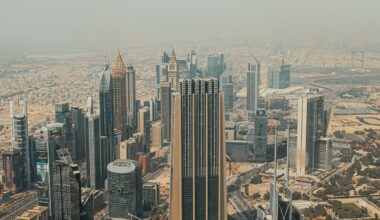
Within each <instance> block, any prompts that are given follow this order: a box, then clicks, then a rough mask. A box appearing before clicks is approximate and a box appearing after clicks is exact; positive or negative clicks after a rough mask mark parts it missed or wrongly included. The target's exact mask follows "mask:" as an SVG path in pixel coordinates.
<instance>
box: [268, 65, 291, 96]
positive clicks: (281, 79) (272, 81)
mask: <svg viewBox="0 0 380 220" xmlns="http://www.w3.org/2000/svg"><path fill="white" fill-rule="evenodd" d="M289 85H290V65H285V64H284V62H283V63H282V65H281V67H280V70H279V71H278V69H276V68H275V67H272V68H270V69H269V71H268V87H269V88H273V89H285V88H288V87H289Z"/></svg>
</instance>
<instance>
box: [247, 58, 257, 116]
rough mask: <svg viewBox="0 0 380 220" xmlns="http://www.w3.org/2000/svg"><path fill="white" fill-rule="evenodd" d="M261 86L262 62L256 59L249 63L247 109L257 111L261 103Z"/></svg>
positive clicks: (251, 111) (252, 111)
mask: <svg viewBox="0 0 380 220" xmlns="http://www.w3.org/2000/svg"><path fill="white" fill-rule="evenodd" d="M259 87H260V63H259V61H258V60H257V59H254V61H253V62H252V63H248V72H247V111H248V112H249V113H251V114H252V113H255V112H256V110H257V108H258V105H259V99H260V97H259V95H260V94H259Z"/></svg>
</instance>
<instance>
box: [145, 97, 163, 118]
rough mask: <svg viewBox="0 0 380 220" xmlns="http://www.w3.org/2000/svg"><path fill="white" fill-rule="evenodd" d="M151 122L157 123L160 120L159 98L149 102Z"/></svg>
mask: <svg viewBox="0 0 380 220" xmlns="http://www.w3.org/2000/svg"><path fill="white" fill-rule="evenodd" d="M148 107H149V120H150V121H157V120H158V119H159V118H160V107H161V104H160V100H158V99H157V98H151V99H150V100H149V106H148Z"/></svg>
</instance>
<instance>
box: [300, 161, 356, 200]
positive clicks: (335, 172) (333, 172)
mask: <svg viewBox="0 0 380 220" xmlns="http://www.w3.org/2000/svg"><path fill="white" fill-rule="evenodd" d="M356 159H359V157H358V156H357V155H354V156H353V157H352V159H351V162H350V163H348V164H346V165H344V166H343V167H341V168H339V169H336V170H334V171H332V172H331V173H329V174H328V175H326V176H325V177H323V178H322V179H321V180H320V181H319V182H317V183H315V184H314V185H312V186H311V187H309V188H308V189H307V190H306V194H307V195H308V196H309V198H310V199H311V200H313V201H321V199H320V198H318V197H315V196H314V195H313V191H314V190H316V189H317V188H318V184H319V183H321V184H324V183H326V182H328V181H330V179H331V178H332V177H334V176H335V175H340V174H342V173H343V172H344V171H345V170H347V169H348V168H350V167H351V166H352V165H353V164H354V163H355V160H356Z"/></svg>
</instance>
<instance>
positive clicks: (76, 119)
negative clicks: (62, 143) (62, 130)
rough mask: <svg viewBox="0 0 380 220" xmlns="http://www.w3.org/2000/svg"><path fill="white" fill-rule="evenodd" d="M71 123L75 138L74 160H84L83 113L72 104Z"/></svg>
mask: <svg viewBox="0 0 380 220" xmlns="http://www.w3.org/2000/svg"><path fill="white" fill-rule="evenodd" d="M70 113H71V123H72V129H73V134H74V140H75V143H74V145H75V153H76V155H75V161H76V162H84V160H85V154H86V152H85V147H84V146H85V142H84V135H85V133H84V116H85V113H84V112H83V110H82V109H81V108H79V107H76V106H72V107H71V108H70Z"/></svg>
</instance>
